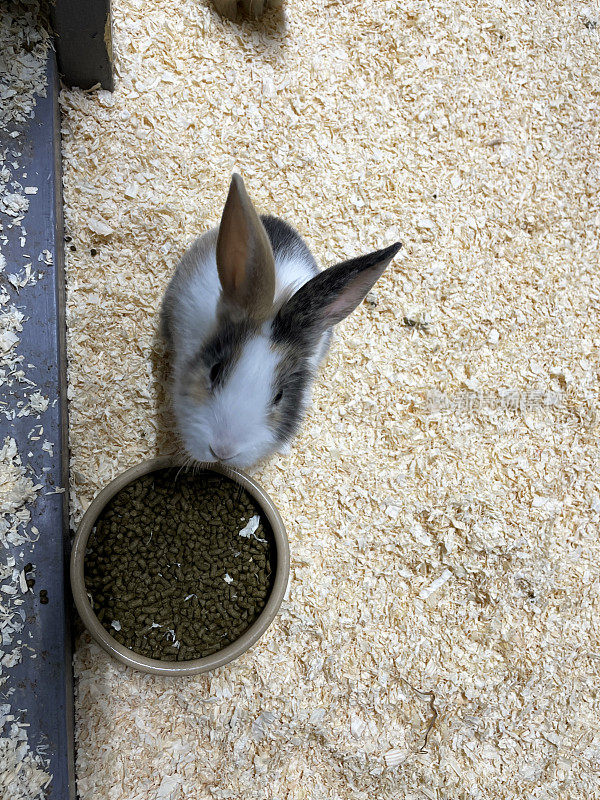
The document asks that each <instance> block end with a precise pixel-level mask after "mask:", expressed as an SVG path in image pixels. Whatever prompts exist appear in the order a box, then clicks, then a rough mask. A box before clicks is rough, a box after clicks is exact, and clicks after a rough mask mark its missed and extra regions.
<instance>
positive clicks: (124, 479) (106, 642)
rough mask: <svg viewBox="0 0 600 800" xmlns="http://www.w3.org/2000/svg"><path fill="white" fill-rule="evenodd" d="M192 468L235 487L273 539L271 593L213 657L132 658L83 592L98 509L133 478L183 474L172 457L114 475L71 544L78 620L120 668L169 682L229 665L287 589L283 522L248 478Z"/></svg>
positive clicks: (221, 469)
mask: <svg viewBox="0 0 600 800" xmlns="http://www.w3.org/2000/svg"><path fill="white" fill-rule="evenodd" d="M195 466H196V467H197V468H199V469H200V470H201V471H210V472H216V473H218V474H220V475H224V476H225V477H227V478H229V479H230V480H233V481H235V482H236V483H239V484H241V485H242V486H243V487H244V489H246V491H247V492H248V493H249V494H250V495H251V496H252V497H253V498H254V500H255V501H256V502H257V503H258V505H259V506H260V508H261V510H262V511H263V512H264V513H265V515H266V517H267V519H268V520H269V523H270V525H271V529H272V531H273V537H274V539H275V547H276V553H277V568H276V571H275V580H274V582H273V588H272V589H271V593H270V594H269V598H268V600H267V603H266V605H265V607H264V608H263V610H262V611H261V613H260V614H259V616H258V617H257V619H256V620H255V621H254V623H253V624H252V625H251V626H250V627H249V628H248V629H247V630H246V631H244V633H243V634H242V635H241V636H240V637H239V639H236V640H235V641H234V642H232V643H231V644H229V645H227V647H224V648H223V649H222V650H218V651H217V652H216V653H212V654H211V655H209V656H205V657H204V658H197V659H193V660H190V661H160V660H158V659H154V658H148V657H146V656H142V655H140V654H139V653H135V652H134V651H133V650H129V649H128V648H127V647H125V646H124V645H122V644H120V643H119V642H117V640H116V639H114V638H113V637H112V636H111V635H110V634H109V633H108V631H107V630H106V629H105V628H104V626H103V625H102V623H101V622H100V620H99V619H98V618H97V617H96V615H95V613H94V611H93V609H92V606H91V603H90V600H89V597H88V594H87V590H86V587H85V580H84V560H85V551H86V548H87V542H88V539H89V537H90V534H91V532H92V528H93V527H94V524H95V523H96V520H97V518H98V516H99V515H100V513H101V512H102V511H103V509H104V507H105V506H106V505H107V504H108V502H109V501H110V500H111V499H112V498H113V497H114V496H115V494H117V492H119V491H121V489H123V488H124V487H125V486H127V485H128V484H130V483H132V482H133V481H135V480H137V479H138V478H141V477H142V476H143V475H147V474H149V473H151V472H156V471H157V470H160V469H170V468H180V469H185V465H184V463H183V462H182V461H181V460H180V459H178V458H175V457H172V456H158V457H157V458H153V459H149V460H146V461H142V462H141V463H139V464H136V465H135V466H133V467H131V468H130V469H128V470H125V472H122V473H120V474H119V475H117V477H116V478H114V479H113V480H112V481H111V482H110V483H109V484H108V485H107V486H105V487H104V489H102V490H101V491H100V492H99V493H98V494H97V495H96V497H95V498H94V499H93V500H92V502H91V503H90V505H89V507H88V509H87V511H86V512H85V514H84V515H83V517H82V519H81V521H80V523H79V526H78V528H77V532H76V533H75V537H74V539H73V546H72V549H71V563H70V577H71V591H72V594H73V599H74V601H75V607H76V608H77V611H78V613H79V616H80V618H81V621H82V622H83V624H84V625H85V627H86V629H87V630H88V631H89V633H90V634H91V636H92V638H93V639H94V640H95V641H96V642H97V643H98V644H99V645H100V646H101V647H102V648H103V649H104V650H105V651H106V652H107V653H109V654H110V655H111V656H113V657H114V658H116V659H117V660H118V661H120V662H121V663H122V664H125V665H127V666H129V667H133V668H134V669H137V670H140V671H142V672H145V673H148V674H152V675H166V676H172V677H176V676H183V675H198V674H200V673H203V672H208V671H209V670H213V669H216V668H217V667H221V666H223V665H225V664H229V663H230V662H232V661H234V660H235V659H237V658H239V657H240V656H241V655H242V654H243V653H245V652H246V651H247V650H248V649H249V648H250V647H252V645H253V644H255V642H257V641H258V639H259V638H260V637H261V636H262V635H263V634H264V632H265V631H266V630H267V628H268V627H269V626H270V624H271V623H272V622H273V620H274V619H275V616H276V615H277V612H278V611H279V608H280V606H281V603H282V601H283V598H284V595H285V592H286V589H287V585H288V580H289V573H290V548H289V542H288V538H287V533H286V530H285V526H284V524H283V520H282V519H281V516H280V514H279V512H278V511H277V508H276V507H275V505H274V503H273V501H272V500H271V498H270V497H269V495H268V494H267V493H266V492H265V490H264V489H263V488H262V487H261V486H259V484H258V483H256V481H254V480H253V479H252V478H251V477H250V476H249V475H247V474H246V473H245V472H242V471H241V470H238V469H236V468H234V467H229V466H227V465H225V464H219V463H217V462H208V463H199V464H197V465H195Z"/></svg>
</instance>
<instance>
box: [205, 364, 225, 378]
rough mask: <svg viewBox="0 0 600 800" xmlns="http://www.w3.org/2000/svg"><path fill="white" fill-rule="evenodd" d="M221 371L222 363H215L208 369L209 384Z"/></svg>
mask: <svg viewBox="0 0 600 800" xmlns="http://www.w3.org/2000/svg"><path fill="white" fill-rule="evenodd" d="M222 369H223V362H222V361H217V363H216V364H213V365H212V367H211V368H210V372H209V373H208V377H209V378H210V382H211V383H214V382H215V381H216V380H217V378H218V377H219V375H220V374H221V370H222Z"/></svg>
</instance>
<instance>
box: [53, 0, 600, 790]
mask: <svg viewBox="0 0 600 800" xmlns="http://www.w3.org/2000/svg"><path fill="white" fill-rule="evenodd" d="M114 16H115V46H116V56H117V69H118V84H117V89H116V91H115V92H114V94H112V95H110V94H107V93H105V92H98V93H93V94H87V93H82V92H79V91H68V92H67V91H65V92H64V93H63V96H62V105H63V112H64V117H63V119H64V157H65V200H66V219H67V225H68V233H69V236H70V237H71V239H70V242H69V247H68V251H67V255H68V291H69V300H68V303H69V309H68V325H69V356H70V388H69V393H70V401H71V423H70V425H71V427H70V435H71V447H72V486H71V491H72V510H73V521H74V522H76V521H77V520H78V519H79V518H80V516H81V514H82V512H83V510H84V509H85V508H86V507H87V505H88V503H89V502H90V500H91V498H92V497H93V495H94V494H95V493H96V492H97V491H98V490H99V489H100V488H101V487H102V486H103V485H105V484H106V483H107V482H108V481H109V480H110V479H111V478H112V477H113V476H114V475H116V474H117V473H118V472H119V471H121V470H124V469H125V468H127V467H129V466H131V465H132V464H134V463H136V462H137V461H138V460H140V459H143V458H147V457H149V456H152V455H153V454H154V453H155V452H156V451H157V450H158V451H160V452H165V451H166V450H168V443H169V442H170V436H169V434H168V430H169V425H170V420H169V417H168V414H167V413H166V412H165V411H164V399H165V398H164V390H163V383H162V382H163V380H164V377H163V376H164V365H163V356H162V346H161V344H160V341H159V339H158V337H157V325H158V308H159V302H160V298H161V295H162V292H163V290H164V288H165V286H166V283H167V280H168V278H169V276H170V274H171V272H172V270H173V268H174V265H175V263H176V261H177V259H178V257H179V256H180V255H181V253H182V252H183V250H184V249H185V247H186V246H187V245H188V244H189V243H190V242H191V241H192V239H193V238H194V237H195V236H196V235H197V234H198V233H201V232H203V231H204V230H206V229H207V228H208V227H209V226H211V225H213V224H215V223H216V222H217V221H218V219H219V216H220V212H221V208H222V204H223V202H224V198H225V195H226V190H227V186H228V181H229V177H230V173H231V171H232V170H234V169H239V170H240V171H241V172H242V173H243V175H244V178H245V180H246V184H247V186H248V189H249V192H250V193H251V196H252V197H253V199H254V201H255V203H256V205H257V207H258V208H259V210H261V211H264V212H270V213H277V214H279V215H281V216H283V217H285V218H287V219H288V220H289V221H290V222H291V223H292V224H294V225H295V226H296V227H297V228H298V229H299V231H300V232H301V233H302V234H303V235H304V236H305V237H306V239H307V241H308V242H309V244H310V245H311V246H312V247H313V248H314V252H315V254H316V256H317V257H318V259H319V260H320V262H321V264H322V265H323V266H325V265H329V264H331V263H333V262H334V261H338V260H341V259H344V258H347V257H350V256H352V255H355V254H359V253H361V252H366V251H368V250H369V249H374V248H376V247H383V246H385V245H386V244H389V243H391V242H393V241H395V240H397V239H401V240H402V241H403V242H404V243H405V249H404V251H403V252H404V259H403V260H402V261H400V262H397V263H396V264H395V265H394V266H393V267H392V268H391V270H390V271H389V272H388V273H386V274H385V275H384V277H383V278H382V279H381V281H380V282H378V284H377V285H376V287H375V289H374V291H373V292H372V293H371V295H370V296H369V297H368V299H367V301H366V302H365V303H364V304H363V305H362V306H361V307H360V309H359V310H358V311H357V312H356V313H355V314H354V315H352V316H351V317H350V318H349V319H348V320H347V321H345V322H344V323H343V324H342V325H340V326H339V330H338V331H337V337H336V342H335V345H334V348H333V350H332V352H331V354H330V357H329V360H328V363H327V364H326V366H325V367H324V368H323V373H322V377H321V380H320V381H319V383H318V386H317V389H316V392H315V397H314V405H313V408H312V409H311V412H310V414H309V417H308V419H307V421H306V424H305V426H304V428H303V432H302V435H301V437H300V438H299V440H298V441H297V442H296V444H295V446H294V447H293V449H292V451H291V453H290V454H289V455H288V456H277V457H276V458H274V459H273V460H272V461H271V462H269V463H268V464H266V465H263V466H261V467H260V468H259V469H257V470H256V471H255V473H254V477H255V478H256V479H257V480H259V481H260V482H261V483H262V484H263V485H264V487H265V489H266V490H267V491H268V492H269V494H271V496H272V497H273V499H274V501H275V502H276V504H277V505H278V508H279V509H280V511H281V514H282V516H283V519H284V522H285V524H286V526H287V527H288V530H289V534H290V544H291V551H292V578H291V584H290V590H289V595H288V597H287V598H286V600H285V601H284V604H283V606H282V610H281V612H280V614H279V616H278V618H277V620H276V622H275V624H273V625H272V626H271V628H270V629H269V631H268V633H267V634H266V635H265V636H264V637H263V639H261V641H260V642H259V643H258V644H257V645H256V646H255V647H254V648H252V649H251V650H250V651H249V652H248V653H247V654H245V655H244V657H243V658H241V659H240V660H238V661H237V662H235V663H234V664H232V665H230V666H228V667H226V668H223V669H220V670H217V671H216V672H214V673H210V674H207V675H203V676H200V677H198V678H189V679H182V680H178V681H169V680H167V679H159V678H152V677H148V676H145V675H142V674H139V673H136V672H133V671H130V670H128V669H126V668H124V667H121V666H119V665H118V664H117V663H115V662H114V661H112V660H110V658H108V657H107V656H104V655H103V653H101V652H100V651H99V650H98V648H97V647H95V646H94V645H92V644H91V643H90V641H89V640H88V639H87V638H85V637H83V638H82V639H81V641H80V642H79V645H78V649H77V653H76V658H75V668H76V675H77V700H76V712H77V743H78V750H77V767H78V780H79V792H80V797H81V798H82V800H91V798H94V800H125V799H127V800H142V798H143V799H144V800H159V799H160V800H166V798H171V800H180V799H181V798H188V797H194V798H240V797H245V798H251V799H253V798H256V800H259V799H260V800H263V799H264V798H267V797H273V798H275V797H276V798H289V799H290V800H299V798H335V800H347V799H349V798H353V799H355V798H373V797H377V798H386V800H387V799H388V798H389V799H390V800H391V798H400V797H402V798H405V799H406V800H411V798H449V797H451V798H490V799H491V798H494V800H498V798H511V800H512V799H513V798H526V797H527V798H539V799H540V800H541V799H542V798H544V800H545V799H546V798H548V799H549V798H559V797H561V798H567V797H569V798H570V797H573V798H574V797H588V798H591V797H598V796H600V793H599V792H600V790H599V788H598V787H599V786H600V725H599V722H598V720H599V719H600V703H599V701H598V690H597V686H598V678H599V671H600V655H599V654H600V641H599V639H600V634H599V626H598V613H599V611H600V609H599V601H598V597H599V592H598V590H599V588H600V581H599V569H598V565H599V564H600V541H599V533H598V525H599V523H600V493H599V487H598V468H599V464H600V453H599V449H598V433H599V431H598V422H597V416H596V406H597V399H598V361H599V349H600V321H599V316H600V291H599V290H600V280H599V277H598V257H599V252H598V241H599V236H598V234H599V222H600V203H599V200H598V192H597V187H598V178H599V174H598V155H597V154H598V145H599V139H598V122H597V120H598V114H599V112H600V108H599V101H600V96H599V87H600V80H599V79H600V74H599V73H600V67H599V65H600V58H599V57H600V47H599V36H600V13H599V11H598V6H597V5H596V4H593V5H587V6H584V5H580V4H578V3H569V2H552V3H551V2H539V3H535V4H533V3H529V2H525V0H523V1H522V2H519V1H518V0H517V1H516V2H511V3H509V4H506V3H500V2H474V1H473V0H471V1H470V2H465V3H460V4H456V3H452V2H450V0H442V1H440V2H435V3H428V4H425V3H421V2H418V1H417V0H413V1H412V2H411V1H409V2H407V3H397V2H383V1H377V2H376V1H375V0H370V1H367V0H349V2H342V0H330V1H327V2H325V1H324V2H315V1H314V0H288V2H287V3H286V4H284V6H283V7H282V8H280V9H278V8H275V9H273V10H272V11H270V12H269V13H268V14H267V16H266V17H265V18H264V19H263V20H262V21H261V22H256V23H250V22H240V23H231V22H228V21H222V20H221V19H220V18H219V17H218V16H217V15H216V14H215V13H214V11H213V10H212V8H211V6H210V5H209V4H208V2H207V0H182V2H180V3H177V4H174V3H172V2H170V1H169V2H167V0H144V2H142V1H141V0H116V2H115V3H114Z"/></svg>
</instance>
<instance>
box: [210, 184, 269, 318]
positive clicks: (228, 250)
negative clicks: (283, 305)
mask: <svg viewBox="0 0 600 800" xmlns="http://www.w3.org/2000/svg"><path fill="white" fill-rule="evenodd" d="M217 269H218V272H219V280H220V281H221V287H222V289H223V298H224V299H225V301H226V302H227V303H228V304H230V305H233V306H235V307H236V308H237V309H239V310H241V311H243V312H245V313H246V314H247V315H248V316H250V317H252V318H254V319H258V320H263V319H266V318H267V316H268V315H269V312H270V311H271V307H272V305H273V297H274V294H275V262H274V259H273V250H272V248H271V243H270V242H269V237H268V236H267V232H266V231H265V228H264V225H263V224H262V222H261V221H260V218H259V216H258V214H257V213H256V210H255V209H254V206H253V205H252V201H251V200H250V198H249V197H248V194H247V192H246V188H245V187H244V182H243V180H242V177H241V175H238V174H234V175H233V177H232V179H231V185H230V187H229V194H228V195H227V201H226V203H225V208H224V209H223V216H222V217H221V224H220V226H219V235H218V238H217Z"/></svg>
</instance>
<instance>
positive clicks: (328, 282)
mask: <svg viewBox="0 0 600 800" xmlns="http://www.w3.org/2000/svg"><path fill="white" fill-rule="evenodd" d="M401 247H402V244H401V243H400V242H396V244H393V245H390V247H386V248H385V249H384V250H377V251H375V252H374V253H369V254H368V255H366V256H360V257H359V258H353V259H351V260H350V261H344V262H343V263H341V264H336V265H335V266H334V267H330V268H329V269H325V270H323V272H320V273H319V274H318V275H316V276H315V277H314V278H311V280H310V281H308V283H305V284H304V286H301V287H300V288H299V289H298V291H297V292H296V293H295V294H293V295H292V297H290V299H289V300H288V301H287V303H286V304H285V305H284V306H283V307H282V308H281V309H280V311H279V313H278V314H277V317H276V318H275V320H274V331H275V333H276V335H277V336H280V337H282V338H298V337H300V338H303V332H307V333H308V332H310V334H309V335H312V336H314V335H315V334H320V333H322V332H323V331H324V330H326V329H327V328H330V327H331V326H332V325H335V324H336V323H338V322H340V321H341V320H342V319H344V317H347V316H348V314H350V313H351V312H352V311H354V309H355V308H356V306H357V305H358V304H359V303H360V302H361V300H363V298H364V297H365V295H366V294H367V292H368V291H369V289H371V287H372V286H373V284H374V283H375V281H376V280H377V279H378V278H380V277H381V275H382V273H383V271H384V270H385V268H386V267H387V265H388V264H389V263H390V261H391V260H392V259H393V258H394V256H395V255H396V253H397V252H398V250H400V248H401Z"/></svg>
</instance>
